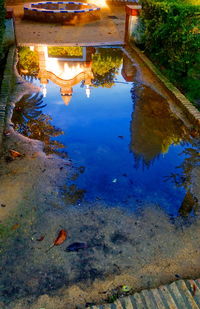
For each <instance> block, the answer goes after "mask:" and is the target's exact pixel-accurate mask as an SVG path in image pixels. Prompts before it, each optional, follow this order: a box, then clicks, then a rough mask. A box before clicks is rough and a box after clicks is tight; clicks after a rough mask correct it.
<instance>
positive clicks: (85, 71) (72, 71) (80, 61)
mask: <svg viewBox="0 0 200 309" xmlns="http://www.w3.org/2000/svg"><path fill="white" fill-rule="evenodd" d="M121 62H122V51H121V50H120V49H116V50H114V51H113V49H100V48H94V47H74V46H69V47H60V46H59V47H54V46H46V45H40V46H30V47H20V48H19V65H18V68H19V72H20V74H21V75H24V76H26V77H27V76H28V77H29V78H30V76H32V77H37V78H39V80H40V83H41V87H42V92H43V95H44V96H45V97H46V95H47V87H46V85H47V84H48V82H49V81H52V82H53V83H54V84H56V85H58V86H59V87H60V94H61V96H62V99H63V101H64V103H65V104H66V105H68V104H69V102H70V100H71V97H72V94H73V87H74V86H75V85H77V84H79V83H80V82H81V83H82V87H84V88H85V93H86V96H87V97H88V98H89V97H90V92H91V86H94V87H99V86H101V87H107V88H110V87H112V86H113V85H114V79H115V76H116V74H117V73H118V70H119V67H120V65H121Z"/></svg>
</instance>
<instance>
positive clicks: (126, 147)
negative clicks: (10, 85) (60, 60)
mask: <svg viewBox="0 0 200 309" xmlns="http://www.w3.org/2000/svg"><path fill="white" fill-rule="evenodd" d="M121 70H122V64H121V66H120V67H119V70H118V73H116V74H115V77H114V80H115V84H114V85H113V86H112V87H111V88H106V87H98V88H96V87H94V86H91V87H90V90H91V93H90V97H89V98H88V97H87V96H86V93H85V86H83V83H81V82H80V83H78V84H77V85H75V86H73V94H72V97H71V99H70V102H69V104H68V105H65V104H64V102H63V99H62V97H61V94H60V87H59V86H57V85H56V84H54V83H53V82H52V81H49V83H48V84H47V95H46V97H44V98H43V101H44V103H45V104H46V107H44V108H43V110H42V112H43V113H44V114H48V115H50V116H51V117H52V124H53V125H54V126H56V127H58V128H60V129H61V130H62V131H63V132H64V134H63V135H60V136H58V137H56V140H58V141H59V142H60V143H62V144H64V146H65V150H66V151H67V154H68V156H69V158H70V159H71V160H72V162H73V164H74V165H75V166H77V167H80V166H81V167H84V169H83V172H82V173H80V174H79V176H78V178H77V179H76V180H75V181H72V183H75V184H76V185H77V187H78V188H81V189H84V190H85V194H84V198H83V200H81V201H78V203H79V204H83V202H84V201H87V202H93V201H95V200H102V201H103V202H105V203H106V204H111V205H120V206H123V207H126V208H128V209H131V210H135V209H136V208H137V207H143V205H144V204H151V203H154V204H156V205H159V206H160V207H162V208H163V209H164V210H165V211H166V212H167V213H168V214H170V215H176V214H177V213H178V209H179V208H180V206H181V203H182V201H183V199H184V196H185V193H186V192H185V190H184V188H183V187H177V186H176V185H175V183H174V182H173V181H172V180H170V179H168V180H167V181H166V178H165V177H167V176H170V175H171V174H172V173H177V172H180V169H177V166H179V165H181V164H182V163H183V161H184V159H185V158H186V156H185V155H184V154H183V153H182V152H183V150H184V149H185V148H187V147H191V146H190V145H189V143H188V141H187V140H184V138H181V139H180V141H178V142H177V144H176V145H175V144H174V139H172V143H171V144H170V143H169V145H168V149H167V151H166V150H165V151H163V152H160V151H159V150H156V149H155V153H154V151H153V153H154V154H153V155H151V154H150V155H148V151H147V153H142V152H141V153H139V154H138V152H139V151H136V152H137V153H136V152H135V153H134V150H133V147H131V144H132V143H134V139H135V135H134V134H133V133H134V132H133V130H134V128H135V129H137V126H138V125H139V126H140V125H141V127H142V125H143V123H142V122H143V119H142V115H140V117H139V119H140V122H139V124H136V123H135V122H134V121H136V120H135V117H137V114H138V113H140V111H138V108H139V105H140V101H139V100H140V99H139V98H138V97H137V95H136V96H135V95H132V93H131V89H133V88H134V89H137V88H141V87H142V85H141V84H140V83H139V82H137V81H135V80H132V81H130V82H127V81H126V80H125V79H124V78H123V77H122V75H121ZM34 83H35V84H37V85H38V86H39V85H40V81H39V80H35V81H34ZM146 98H148V94H147V96H146ZM156 117H160V116H159V115H158V116H157V115H155V118H156ZM167 118H168V116H167ZM169 118H170V121H171V122H173V121H174V122H175V123H176V122H177V119H175V118H174V120H173V115H171V114H170V117H169ZM135 125H136V127H135ZM176 126H177V127H178V126H179V123H177V124H175V125H174V127H176ZM146 129H147V128H144V130H142V129H140V130H138V132H144V134H146ZM148 130H149V132H148V135H149V140H150V141H151V140H152V141H154V136H153V135H154V134H157V135H158V136H159V134H160V135H162V134H163V132H161V133H159V132H156V133H155V132H154V131H155V128H153V130H152V131H151V127H150V126H149V127H148ZM158 131H159V128H158ZM166 134H167V132H166ZM174 134H175V135H176V132H174ZM137 141H140V136H137ZM141 141H143V137H141ZM146 142H148V139H147V140H146ZM146 142H145V143H146ZM161 142H162V138H161ZM150 144H151V143H150ZM157 146H158V145H157V144H156V145H155V144H154V143H153V142H152V148H153V147H155V148H156V147H157ZM160 146H162V145H160ZM148 147H149V146H148ZM157 148H158V149H159V147H157ZM161 148H162V147H161Z"/></svg>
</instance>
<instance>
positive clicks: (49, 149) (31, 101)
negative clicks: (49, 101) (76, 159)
mask: <svg viewBox="0 0 200 309" xmlns="http://www.w3.org/2000/svg"><path fill="white" fill-rule="evenodd" d="M45 106H46V104H43V96H42V94H41V93H36V94H33V95H24V96H23V97H22V98H21V100H20V101H19V102H17V103H16V105H15V109H14V112H13V117H12V121H13V123H14V128H15V130H16V131H18V132H19V133H21V134H23V135H25V136H28V137H30V138H32V139H36V140H40V141H42V142H43V143H44V147H45V152H46V153H56V154H60V153H59V151H58V149H60V148H64V145H63V144H62V143H59V142H58V141H57V140H55V139H54V138H55V137H57V136H59V135H61V134H63V131H62V130H61V129H59V128H56V127H55V126H54V125H53V124H52V122H51V121H52V118H51V117H50V116H49V115H46V114H44V113H43V112H42V109H43V108H44V107H45Z"/></svg>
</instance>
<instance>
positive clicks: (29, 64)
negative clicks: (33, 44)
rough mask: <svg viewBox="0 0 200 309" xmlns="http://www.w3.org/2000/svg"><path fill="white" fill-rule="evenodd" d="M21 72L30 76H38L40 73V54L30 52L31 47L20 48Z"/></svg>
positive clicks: (19, 66) (19, 64) (19, 65)
mask: <svg viewBox="0 0 200 309" xmlns="http://www.w3.org/2000/svg"><path fill="white" fill-rule="evenodd" d="M18 55H19V63H18V68H19V72H21V73H22V72H23V73H25V74H28V75H37V74H38V72H39V57H38V53H37V52H35V51H32V50H30V48H29V47H19V49H18Z"/></svg>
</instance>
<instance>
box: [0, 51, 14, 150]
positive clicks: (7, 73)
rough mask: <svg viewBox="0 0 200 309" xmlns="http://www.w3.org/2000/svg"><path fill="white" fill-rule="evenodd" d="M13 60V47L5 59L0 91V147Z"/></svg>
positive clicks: (10, 88)
mask: <svg viewBox="0 0 200 309" xmlns="http://www.w3.org/2000/svg"><path fill="white" fill-rule="evenodd" d="M14 58H15V47H14V46H12V47H10V49H9V52H8V56H7V59H6V65H5V69H4V73H3V80H2V84H1V89H0V147H1V144H2V139H3V131H4V128H5V118H6V108H7V104H8V101H9V98H10V94H11V92H12V89H13V83H14V80H15V74H14V70H13V66H14Z"/></svg>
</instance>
